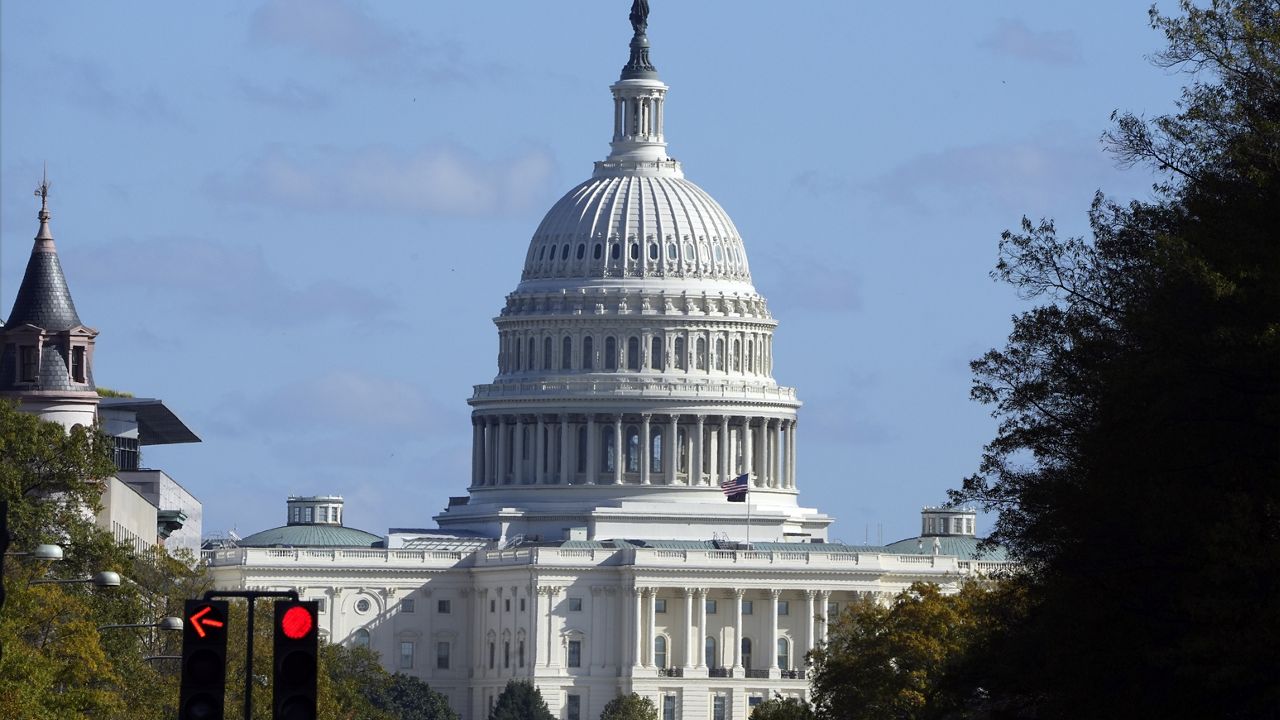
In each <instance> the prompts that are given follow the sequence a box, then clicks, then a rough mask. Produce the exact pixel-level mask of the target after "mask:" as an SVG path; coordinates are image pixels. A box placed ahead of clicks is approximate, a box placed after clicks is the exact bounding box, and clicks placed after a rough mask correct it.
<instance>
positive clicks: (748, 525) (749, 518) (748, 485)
mask: <svg viewBox="0 0 1280 720" xmlns="http://www.w3.org/2000/svg"><path fill="white" fill-rule="evenodd" d="M747 549H748V550H750V549H751V473H747Z"/></svg>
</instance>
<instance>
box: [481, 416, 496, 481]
mask: <svg viewBox="0 0 1280 720" xmlns="http://www.w3.org/2000/svg"><path fill="white" fill-rule="evenodd" d="M493 427H494V426H493V419H492V418H488V417H486V418H485V419H484V484H485V485H496V484H497V482H498V464H497V463H498V451H497V450H496V449H495V447H494V444H495V443H496V442H497V439H498V436H497V432H496V431H495V430H494V429H493Z"/></svg>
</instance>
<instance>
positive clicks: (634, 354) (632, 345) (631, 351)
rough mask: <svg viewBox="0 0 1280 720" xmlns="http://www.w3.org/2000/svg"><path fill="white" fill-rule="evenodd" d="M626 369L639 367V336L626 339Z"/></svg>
mask: <svg viewBox="0 0 1280 720" xmlns="http://www.w3.org/2000/svg"><path fill="white" fill-rule="evenodd" d="M627 369H628V370H639V369H640V338H638V337H634V336H633V337H632V338H631V339H630V340H627Z"/></svg>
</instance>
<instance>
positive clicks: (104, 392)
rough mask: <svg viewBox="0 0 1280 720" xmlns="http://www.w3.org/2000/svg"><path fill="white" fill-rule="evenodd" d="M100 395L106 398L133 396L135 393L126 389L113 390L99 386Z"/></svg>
mask: <svg viewBox="0 0 1280 720" xmlns="http://www.w3.org/2000/svg"><path fill="white" fill-rule="evenodd" d="M98 397H104V398H131V397H133V393H131V392H126V391H124V390H112V389H111V388H106V387H102V386H101V385H99V386H98Z"/></svg>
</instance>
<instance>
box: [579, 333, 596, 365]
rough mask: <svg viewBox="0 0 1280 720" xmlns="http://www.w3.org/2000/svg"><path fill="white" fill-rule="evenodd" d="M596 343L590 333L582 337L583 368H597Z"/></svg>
mask: <svg viewBox="0 0 1280 720" xmlns="http://www.w3.org/2000/svg"><path fill="white" fill-rule="evenodd" d="M594 344H595V343H594V340H593V339H592V337H591V336H590V335H588V336H586V337H584V338H582V369H583V370H594V369H595V366H596V362H595V348H594Z"/></svg>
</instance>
